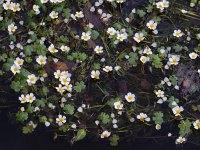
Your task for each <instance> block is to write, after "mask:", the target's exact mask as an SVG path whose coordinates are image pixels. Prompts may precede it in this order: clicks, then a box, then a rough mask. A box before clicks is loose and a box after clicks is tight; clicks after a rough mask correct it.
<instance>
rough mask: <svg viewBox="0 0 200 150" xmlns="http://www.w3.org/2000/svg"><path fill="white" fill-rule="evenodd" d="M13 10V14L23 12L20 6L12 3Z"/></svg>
mask: <svg viewBox="0 0 200 150" xmlns="http://www.w3.org/2000/svg"><path fill="white" fill-rule="evenodd" d="M11 10H12V11H13V12H16V11H20V10H21V8H20V4H19V3H13V2H11Z"/></svg>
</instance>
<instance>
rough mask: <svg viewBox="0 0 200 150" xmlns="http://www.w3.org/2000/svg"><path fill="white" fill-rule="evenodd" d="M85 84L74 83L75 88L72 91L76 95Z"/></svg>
mask: <svg viewBox="0 0 200 150" xmlns="http://www.w3.org/2000/svg"><path fill="white" fill-rule="evenodd" d="M85 87H86V86H85V83H84V82H83V81H81V82H76V83H75V86H74V90H75V91H76V92H78V93H80V92H81V91H82V90H84V89H85Z"/></svg>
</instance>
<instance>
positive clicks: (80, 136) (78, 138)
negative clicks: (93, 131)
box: [75, 129, 86, 141]
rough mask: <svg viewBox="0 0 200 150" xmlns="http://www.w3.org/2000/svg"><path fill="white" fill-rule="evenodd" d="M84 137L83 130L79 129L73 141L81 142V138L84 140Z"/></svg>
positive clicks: (84, 132)
mask: <svg viewBox="0 0 200 150" xmlns="http://www.w3.org/2000/svg"><path fill="white" fill-rule="evenodd" d="M85 136H86V131H85V129H80V130H79V131H78V132H77V135H76V137H75V141H80V140H82V139H83V138H85Z"/></svg>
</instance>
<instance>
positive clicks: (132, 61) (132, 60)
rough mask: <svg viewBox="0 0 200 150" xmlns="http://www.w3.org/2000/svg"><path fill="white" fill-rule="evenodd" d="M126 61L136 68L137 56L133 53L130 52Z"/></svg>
mask: <svg viewBox="0 0 200 150" xmlns="http://www.w3.org/2000/svg"><path fill="white" fill-rule="evenodd" d="M128 61H129V63H130V64H131V65H133V66H136V65H137V61H138V54H137V53H134V52H130V53H129V59H128Z"/></svg>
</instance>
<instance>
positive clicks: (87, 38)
mask: <svg viewBox="0 0 200 150" xmlns="http://www.w3.org/2000/svg"><path fill="white" fill-rule="evenodd" d="M81 39H82V40H84V41H88V40H90V32H87V33H85V32H83V33H82V36H81Z"/></svg>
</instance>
